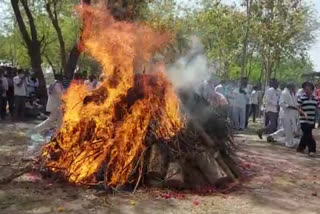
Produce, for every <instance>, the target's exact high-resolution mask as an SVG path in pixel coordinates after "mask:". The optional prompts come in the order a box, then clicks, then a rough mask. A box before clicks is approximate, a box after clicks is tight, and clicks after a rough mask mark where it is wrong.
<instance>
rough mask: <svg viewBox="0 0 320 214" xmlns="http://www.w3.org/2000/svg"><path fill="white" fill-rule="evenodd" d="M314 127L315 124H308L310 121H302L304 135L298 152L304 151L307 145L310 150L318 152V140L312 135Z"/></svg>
mask: <svg viewBox="0 0 320 214" xmlns="http://www.w3.org/2000/svg"><path fill="white" fill-rule="evenodd" d="M313 128H314V125H312V124H308V123H301V129H302V132H303V134H302V137H301V139H300V143H299V146H298V148H297V151H298V152H303V151H304V150H305V149H306V147H308V149H309V153H310V152H316V141H315V140H314V138H313V136H312V129H313Z"/></svg>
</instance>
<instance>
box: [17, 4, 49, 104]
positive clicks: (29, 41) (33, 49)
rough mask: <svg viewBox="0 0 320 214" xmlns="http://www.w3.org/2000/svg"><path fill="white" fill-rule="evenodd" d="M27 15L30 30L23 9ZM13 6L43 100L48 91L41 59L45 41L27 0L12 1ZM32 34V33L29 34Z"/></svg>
mask: <svg viewBox="0 0 320 214" xmlns="http://www.w3.org/2000/svg"><path fill="white" fill-rule="evenodd" d="M20 4H21V5H22V8H23V9H24V12H25V14H26V19H27V21H28V26H29V30H28V29H27V25H26V23H25V20H24V17H23V15H22V13H21V10H22V8H21V7H20ZM11 5H12V8H13V12H14V14H15V17H16V21H17V24H18V27H19V30H20V33H21V35H22V38H23V40H24V43H25V45H26V48H27V51H28V55H29V57H30V64H31V67H32V69H33V71H34V72H35V74H36V76H37V78H38V79H39V89H40V90H39V93H40V96H41V97H42V98H44V99H45V98H46V96H47V90H46V82H45V79H44V75H43V71H42V67H41V64H42V59H41V43H42V42H43V40H41V41H40V40H39V39H38V32H37V29H36V25H35V21H34V18H33V15H32V13H31V10H30V8H29V5H28V1H27V0H11ZM29 32H30V33H29Z"/></svg>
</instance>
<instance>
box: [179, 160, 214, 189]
mask: <svg viewBox="0 0 320 214" xmlns="http://www.w3.org/2000/svg"><path fill="white" fill-rule="evenodd" d="M193 163H195V160H193V159H187V160H185V161H184V163H183V165H182V167H183V174H184V180H185V185H186V188H190V189H199V188H201V187H204V186H209V184H210V183H209V182H208V180H207V179H206V178H205V176H204V175H203V173H202V172H201V171H200V169H199V168H198V167H197V166H196V165H195V164H193Z"/></svg>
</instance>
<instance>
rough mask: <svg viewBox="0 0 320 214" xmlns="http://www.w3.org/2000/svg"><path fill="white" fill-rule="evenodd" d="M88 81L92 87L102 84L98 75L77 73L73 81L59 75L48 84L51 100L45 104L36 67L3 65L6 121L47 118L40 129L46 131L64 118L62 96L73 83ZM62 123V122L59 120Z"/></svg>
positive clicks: (1, 112)
mask: <svg viewBox="0 0 320 214" xmlns="http://www.w3.org/2000/svg"><path fill="white" fill-rule="evenodd" d="M72 81H73V82H74V83H76V84H85V85H86V86H87V87H88V89H89V90H93V89H95V88H96V87H97V85H98V80H97V78H96V77H95V76H94V75H92V74H91V75H89V76H88V78H86V77H84V76H83V75H79V73H76V74H75V75H74V78H73V80H67V79H65V78H63V76H62V75H60V74H57V75H55V81H54V83H52V84H50V85H48V86H47V95H48V96H47V97H48V100H47V103H46V105H41V102H40V98H41V97H40V96H39V93H38V92H39V80H38V79H37V77H36V74H35V72H33V71H32V70H24V69H17V68H14V67H8V66H0V95H1V96H0V118H1V120H2V121H4V120H7V119H8V118H9V117H10V119H12V120H14V121H21V120H24V119H25V118H26V117H38V118H40V119H42V118H47V117H46V116H45V114H44V113H45V112H49V113H50V115H49V117H48V118H47V120H46V122H44V123H42V124H40V125H39V126H37V127H36V128H37V129H38V130H39V131H40V130H44V129H45V128H46V127H47V126H48V124H51V123H52V122H53V121H57V120H58V121H60V120H61V117H62V114H61V111H60V109H61V108H60V105H61V95H62V94H63V92H64V91H65V90H66V89H67V88H68V87H69V85H70V82H72ZM58 123H59V122H58Z"/></svg>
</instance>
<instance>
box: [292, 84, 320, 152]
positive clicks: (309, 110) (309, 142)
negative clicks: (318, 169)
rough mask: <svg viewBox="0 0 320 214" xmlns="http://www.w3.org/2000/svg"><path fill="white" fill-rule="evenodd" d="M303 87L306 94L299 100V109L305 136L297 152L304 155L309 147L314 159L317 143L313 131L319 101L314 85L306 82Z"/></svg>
mask: <svg viewBox="0 0 320 214" xmlns="http://www.w3.org/2000/svg"><path fill="white" fill-rule="evenodd" d="M302 87H303V89H304V92H305V94H304V95H302V96H300V97H299V98H298V109H299V112H300V124H301V129H302V132H303V135H302V137H301V139H300V144H299V146H298V148H297V152H298V153H303V152H304V150H305V149H306V147H308V149H309V151H308V154H309V156H310V157H314V156H315V153H316V142H315V140H314V138H313V136H312V129H313V128H314V124H315V119H316V110H317V106H318V99H317V98H316V97H315V96H314V95H313V92H314V85H313V84H312V83H310V82H305V83H303V85H302Z"/></svg>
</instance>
